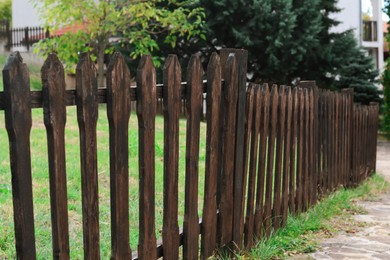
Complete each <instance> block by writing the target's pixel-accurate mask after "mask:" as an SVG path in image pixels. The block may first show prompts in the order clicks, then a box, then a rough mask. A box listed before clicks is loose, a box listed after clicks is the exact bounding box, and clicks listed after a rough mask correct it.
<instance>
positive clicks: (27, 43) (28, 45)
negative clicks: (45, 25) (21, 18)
mask: <svg viewBox="0 0 390 260" xmlns="http://www.w3.org/2000/svg"><path fill="white" fill-rule="evenodd" d="M24 41H25V44H26V48H27V51H29V50H30V41H29V39H28V27H25V28H24Z"/></svg>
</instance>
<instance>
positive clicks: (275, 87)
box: [271, 84, 279, 98]
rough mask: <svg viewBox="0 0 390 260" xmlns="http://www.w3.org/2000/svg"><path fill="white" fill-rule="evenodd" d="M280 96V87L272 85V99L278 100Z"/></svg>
mask: <svg viewBox="0 0 390 260" xmlns="http://www.w3.org/2000/svg"><path fill="white" fill-rule="evenodd" d="M278 95H279V91H278V86H277V85H276V84H274V85H272V89H271V97H272V98H277V96H278Z"/></svg>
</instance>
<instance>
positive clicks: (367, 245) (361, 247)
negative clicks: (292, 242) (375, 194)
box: [291, 141, 390, 260]
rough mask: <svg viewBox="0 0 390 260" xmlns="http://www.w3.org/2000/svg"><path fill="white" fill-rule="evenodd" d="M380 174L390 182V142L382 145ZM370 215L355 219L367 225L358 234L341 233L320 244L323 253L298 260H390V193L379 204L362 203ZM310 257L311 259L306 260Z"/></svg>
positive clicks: (378, 166)
mask: <svg viewBox="0 0 390 260" xmlns="http://www.w3.org/2000/svg"><path fill="white" fill-rule="evenodd" d="M377 172H378V173H379V174H381V175H383V176H384V177H385V178H386V180H387V181H389V182H390V142H384V141H381V142H378V154H377ZM358 204H359V205H360V206H362V207H363V208H364V209H365V210H366V211H367V214H360V215H355V216H353V217H354V219H355V220H356V221H358V222H364V223H367V225H363V226H362V227H358V228H357V232H354V233H348V232H342V233H341V232H340V233H339V234H337V235H336V236H335V237H333V238H329V239H325V240H323V241H322V242H321V243H320V250H319V251H318V252H315V253H311V254H307V255H299V257H300V258H295V257H292V258H291V259H294V260H305V259H316V260H329V259H333V260H360V259H361V260H363V259H369V260H390V193H388V194H385V195H383V196H382V197H381V198H380V199H378V200H375V201H361V202H358ZM305 257H308V258H305Z"/></svg>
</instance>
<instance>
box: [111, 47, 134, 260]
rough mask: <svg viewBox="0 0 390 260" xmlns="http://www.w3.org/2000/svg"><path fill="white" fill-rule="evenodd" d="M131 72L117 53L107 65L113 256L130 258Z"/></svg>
mask: <svg viewBox="0 0 390 260" xmlns="http://www.w3.org/2000/svg"><path fill="white" fill-rule="evenodd" d="M129 86H130V71H129V69H128V67H127V64H126V62H125V60H124V58H123V56H122V55H120V54H119V53H115V54H114V55H113V56H112V58H111V60H110V63H109V65H108V68H107V117H108V123H109V136H110V196H111V259H128V258H130V256H131V249H130V245H129V244H130V242H129V157H128V156H127V154H128V153H129V145H128V143H129V141H128V139H129V138H128V136H129V134H128V132H129V119H130V109H131V108H130V87H129Z"/></svg>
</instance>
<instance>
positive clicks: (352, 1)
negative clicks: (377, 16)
mask: <svg viewBox="0 0 390 260" xmlns="http://www.w3.org/2000/svg"><path fill="white" fill-rule="evenodd" d="M337 6H338V7H339V8H340V9H341V11H340V12H339V13H334V14H332V15H331V17H332V18H333V19H335V20H337V21H339V22H340V24H339V25H337V26H336V27H333V28H332V29H331V30H332V32H336V33H340V32H344V31H346V30H350V29H352V30H353V31H354V33H355V37H356V39H361V38H362V37H361V30H362V29H361V28H362V26H361V23H362V16H361V13H362V12H361V0H339V1H338V3H337ZM359 43H360V41H359Z"/></svg>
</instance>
